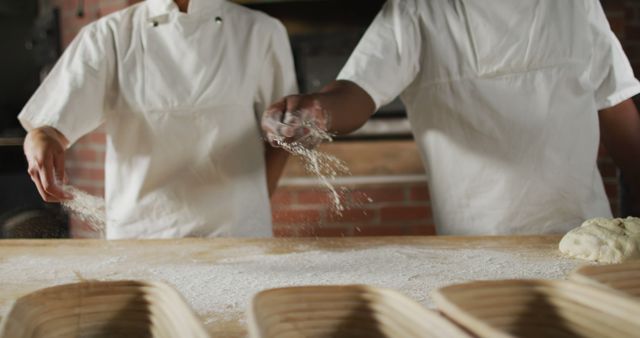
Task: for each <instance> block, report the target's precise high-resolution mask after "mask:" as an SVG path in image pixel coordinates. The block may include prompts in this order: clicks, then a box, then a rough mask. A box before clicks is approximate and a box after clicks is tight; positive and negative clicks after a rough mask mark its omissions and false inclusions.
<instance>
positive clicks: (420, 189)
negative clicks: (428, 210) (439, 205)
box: [409, 186, 431, 201]
mask: <svg viewBox="0 0 640 338" xmlns="http://www.w3.org/2000/svg"><path fill="white" fill-rule="evenodd" d="M409 197H410V199H411V200H412V201H429V200H431V196H429V188H428V187H426V186H417V187H413V188H411V192H410V194H409Z"/></svg>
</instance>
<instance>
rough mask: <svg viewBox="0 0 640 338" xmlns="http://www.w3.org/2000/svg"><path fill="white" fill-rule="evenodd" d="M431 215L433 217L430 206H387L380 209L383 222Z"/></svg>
mask: <svg viewBox="0 0 640 338" xmlns="http://www.w3.org/2000/svg"><path fill="white" fill-rule="evenodd" d="M429 217H431V209H430V208H429V207H428V206H415V207H409V206H398V207H385V208H382V209H381V210H380V218H381V220H382V221H383V222H387V221H410V220H421V219H428V218H429Z"/></svg>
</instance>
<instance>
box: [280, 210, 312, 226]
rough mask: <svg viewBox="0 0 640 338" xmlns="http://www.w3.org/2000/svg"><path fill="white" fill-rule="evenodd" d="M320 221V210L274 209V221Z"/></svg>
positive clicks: (304, 222)
mask: <svg viewBox="0 0 640 338" xmlns="http://www.w3.org/2000/svg"><path fill="white" fill-rule="evenodd" d="M319 222H320V211H319V210H274V211H273V223H276V224H313V223H319Z"/></svg>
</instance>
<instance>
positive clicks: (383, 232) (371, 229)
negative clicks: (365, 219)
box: [353, 226, 404, 237]
mask: <svg viewBox="0 0 640 338" xmlns="http://www.w3.org/2000/svg"><path fill="white" fill-rule="evenodd" d="M358 228H359V230H356V231H354V233H353V234H354V235H355V236H358V237H359V236H402V235H404V232H403V229H402V227H401V226H366V227H365V226H361V227H358Z"/></svg>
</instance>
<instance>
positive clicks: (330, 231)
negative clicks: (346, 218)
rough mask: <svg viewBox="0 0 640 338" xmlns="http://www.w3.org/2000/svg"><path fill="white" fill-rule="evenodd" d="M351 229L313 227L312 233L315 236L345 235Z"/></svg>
mask: <svg viewBox="0 0 640 338" xmlns="http://www.w3.org/2000/svg"><path fill="white" fill-rule="evenodd" d="M350 230H351V229H349V228H336V227H324V226H322V227H315V228H314V229H313V235H314V236H316V237H345V236H348V235H349V232H350Z"/></svg>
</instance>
